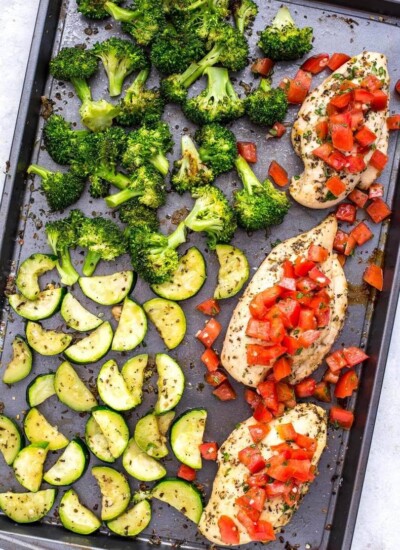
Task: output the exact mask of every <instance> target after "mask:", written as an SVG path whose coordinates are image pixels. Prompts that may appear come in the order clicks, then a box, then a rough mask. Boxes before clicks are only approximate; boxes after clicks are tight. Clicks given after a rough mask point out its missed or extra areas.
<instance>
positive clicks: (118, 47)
mask: <svg viewBox="0 0 400 550" xmlns="http://www.w3.org/2000/svg"><path fill="white" fill-rule="evenodd" d="M93 53H94V55H96V56H97V57H98V58H99V59H101V61H102V63H103V66H104V70H105V71H106V73H107V77H108V90H109V92H110V96H111V97H114V96H117V95H120V93H121V91H122V86H123V84H124V80H125V78H126V77H127V76H128V75H130V74H131V73H133V71H137V70H138V69H144V68H145V67H146V66H147V65H148V62H147V59H146V56H145V53H144V51H143V50H142V49H141V48H140V47H139V46H137V45H136V44H135V43H134V42H132V41H131V40H123V39H122V38H117V37H115V36H113V37H112V38H109V39H108V40H104V42H96V44H95V45H94V47H93Z"/></svg>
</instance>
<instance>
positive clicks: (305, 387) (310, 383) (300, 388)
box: [294, 378, 317, 398]
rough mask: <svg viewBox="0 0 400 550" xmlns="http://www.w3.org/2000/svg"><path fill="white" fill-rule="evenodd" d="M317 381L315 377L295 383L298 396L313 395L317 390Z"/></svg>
mask: <svg viewBox="0 0 400 550" xmlns="http://www.w3.org/2000/svg"><path fill="white" fill-rule="evenodd" d="M316 385H317V383H316V382H315V380H314V378H305V379H304V380H302V381H301V382H299V383H298V384H296V385H295V387H294V391H295V393H296V396H297V397H300V398H303V397H311V396H312V395H313V393H314V391H315V386H316Z"/></svg>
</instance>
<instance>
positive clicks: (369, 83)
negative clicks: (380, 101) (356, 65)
mask: <svg viewBox="0 0 400 550" xmlns="http://www.w3.org/2000/svg"><path fill="white" fill-rule="evenodd" d="M360 85H361V87H362V88H366V89H367V90H369V91H370V92H375V91H376V90H380V89H381V88H382V86H383V82H382V80H380V79H379V78H378V77H377V76H375V75H374V74H369V75H368V76H366V77H365V78H363V80H362V81H361V84H360Z"/></svg>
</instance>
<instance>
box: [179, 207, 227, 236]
mask: <svg viewBox="0 0 400 550" xmlns="http://www.w3.org/2000/svg"><path fill="white" fill-rule="evenodd" d="M201 214H202V205H201V203H200V202H199V201H196V202H195V203H194V206H193V208H192V210H191V211H190V212H189V214H188V216H187V217H186V219H185V220H184V221H183V223H184V224H185V225H186V227H188V228H189V229H191V230H192V231H195V232H196V233H197V232H199V231H207V230H209V231H213V230H214V231H218V230H219V229H221V222H220V220H219V219H215V220H213V219H206V220H202V219H201Z"/></svg>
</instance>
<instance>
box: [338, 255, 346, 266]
mask: <svg viewBox="0 0 400 550" xmlns="http://www.w3.org/2000/svg"><path fill="white" fill-rule="evenodd" d="M337 259H338V262H339V263H340V265H341V266H342V267H344V264H345V263H346V256H345V255H344V254H338V255H337Z"/></svg>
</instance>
